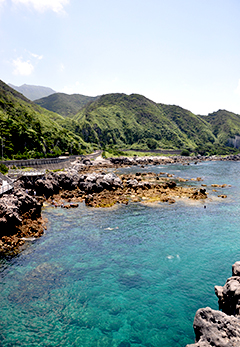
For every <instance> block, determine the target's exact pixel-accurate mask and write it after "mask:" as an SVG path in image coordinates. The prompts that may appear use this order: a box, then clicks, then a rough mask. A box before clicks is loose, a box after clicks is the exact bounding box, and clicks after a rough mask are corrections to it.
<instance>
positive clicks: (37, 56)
mask: <svg viewBox="0 0 240 347" xmlns="http://www.w3.org/2000/svg"><path fill="white" fill-rule="evenodd" d="M30 54H31V56H32V57H33V58H36V59H38V60H42V58H43V55H38V54H34V53H30Z"/></svg>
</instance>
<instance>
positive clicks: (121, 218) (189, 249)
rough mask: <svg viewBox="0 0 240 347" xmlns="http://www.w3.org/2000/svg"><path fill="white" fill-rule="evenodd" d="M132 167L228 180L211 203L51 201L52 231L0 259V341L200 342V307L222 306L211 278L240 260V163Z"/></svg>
mask: <svg viewBox="0 0 240 347" xmlns="http://www.w3.org/2000/svg"><path fill="white" fill-rule="evenodd" d="M133 170H135V171H138V172H139V171H144V170H145V171H146V170H148V171H155V172H168V173H173V174H176V176H180V177H184V178H192V177H195V178H196V177H202V178H203V179H204V182H202V183H204V184H207V185H208V191H209V192H210V193H211V190H212V188H211V187H209V185H210V184H213V183H217V184H224V183H226V184H231V187H228V188H224V189H218V193H214V192H212V193H211V195H212V196H211V197H212V201H211V202H207V203H205V202H204V203H201V202H197V203H189V202H187V201H182V202H177V203H176V204H173V205H168V204H166V203H165V204H164V203H159V204H154V205H151V206H149V205H143V204H139V203H130V204H129V205H128V206H125V205H118V206H115V207H112V208H109V209H93V208H88V207H86V206H85V205H84V204H80V206H79V208H77V209H72V210H65V209H57V208H56V209H54V208H46V209H45V211H44V215H45V216H46V217H47V218H48V219H49V223H48V230H47V231H46V234H45V235H44V236H43V237H42V238H40V239H38V240H36V241H34V242H31V243H29V245H28V247H27V248H26V249H25V250H24V251H23V252H22V253H21V254H20V255H19V256H17V257H16V258H14V259H11V260H2V261H1V265H0V271H1V273H0V276H1V277H0V278H1V286H0V289H1V299H0V300H1V302H0V317H1V320H0V345H1V346H4V347H6V346H82V347H85V346H88V347H92V346H94V347H95V346H96V347H105V346H109V347H110V346H111V347H112V346H116V347H118V346H119V347H129V346H134V347H140V346H146V347H157V346H161V347H170V346H171V347H172V346H176V347H180V346H181V347H182V346H185V345H186V344H187V343H193V342H194V333H193V329H192V324H193V319H194V315H195V312H196V310H197V309H198V308H200V307H205V306H210V307H212V308H213V309H217V308H218V305H217V297H216V296H215V294H214V285H223V284H224V283H225V280H226V279H227V277H229V276H230V275H231V265H232V264H233V263H234V262H235V261H237V260H240V247H239V243H240V242H239V240H240V237H239V236H240V227H239V225H240V217H239V209H240V198H239V196H240V194H239V193H240V188H239V183H240V178H239V172H240V163H237V162H232V163H231V162H212V163H210V162H206V163H202V164H198V165H189V166H182V165H169V166H163V167H157V166H154V167H147V168H145V169H140V168H129V169H125V170H124V171H125V172H126V171H129V172H131V171H133ZM190 183H191V185H196V186H200V184H201V182H192V181H191V182H190ZM187 184H189V183H187ZM218 194H227V196H228V198H227V199H221V198H218V197H217V195H218ZM204 204H205V205H206V208H204Z"/></svg>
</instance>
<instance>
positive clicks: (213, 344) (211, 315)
mask: <svg viewBox="0 0 240 347" xmlns="http://www.w3.org/2000/svg"><path fill="white" fill-rule="evenodd" d="M193 327H194V332H195V335H196V343H195V344H191V345H187V346H186V347H233V346H236V347H237V346H240V317H234V316H228V315H227V314H226V313H223V312H220V311H216V310H212V309H211V308H209V307H206V308H201V309H199V310H198V311H197V313H196V315H195V318H194V323H193Z"/></svg>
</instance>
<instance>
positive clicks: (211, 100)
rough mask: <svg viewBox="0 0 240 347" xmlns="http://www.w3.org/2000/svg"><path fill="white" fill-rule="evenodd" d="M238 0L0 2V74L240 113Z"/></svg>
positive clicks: (65, 88)
mask: <svg viewBox="0 0 240 347" xmlns="http://www.w3.org/2000/svg"><path fill="white" fill-rule="evenodd" d="M239 18H240V1H239V0H224V1H222V0H181V1H180V0H168V1H166V0H164V1H162V0H148V1H146V0H145V1H142V0H138V1H136V0H128V1H126V0H121V1H115V0H101V1H99V0H98V1H97V0H88V1H82V0H0V42H1V44H0V79H1V80H3V81H4V82H6V83H12V84H14V85H17V86H20V85H22V84H24V83H26V84H33V85H41V86H47V87H51V88H53V89H54V90H56V91H59V92H65V93H69V94H73V93H80V94H84V95H89V96H95V95H101V94H107V93H117V92H119V93H126V94H131V93H138V94H142V95H144V96H146V97H148V98H149V99H151V100H153V101H155V102H159V103H165V104H174V105H179V106H181V107H184V108H186V109H188V110H190V111H192V112H193V113H195V114H205V115H206V114H208V113H211V112H214V111H217V110H218V109H227V110H229V111H232V112H235V113H238V114H240V20H239Z"/></svg>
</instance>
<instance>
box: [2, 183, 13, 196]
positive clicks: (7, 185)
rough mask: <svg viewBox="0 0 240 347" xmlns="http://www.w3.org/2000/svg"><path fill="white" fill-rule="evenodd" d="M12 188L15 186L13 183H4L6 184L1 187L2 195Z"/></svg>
mask: <svg viewBox="0 0 240 347" xmlns="http://www.w3.org/2000/svg"><path fill="white" fill-rule="evenodd" d="M12 189H13V186H12V185H11V184H8V183H7V184H4V186H1V187H0V195H2V194H4V193H6V192H8V191H10V190H12Z"/></svg>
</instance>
